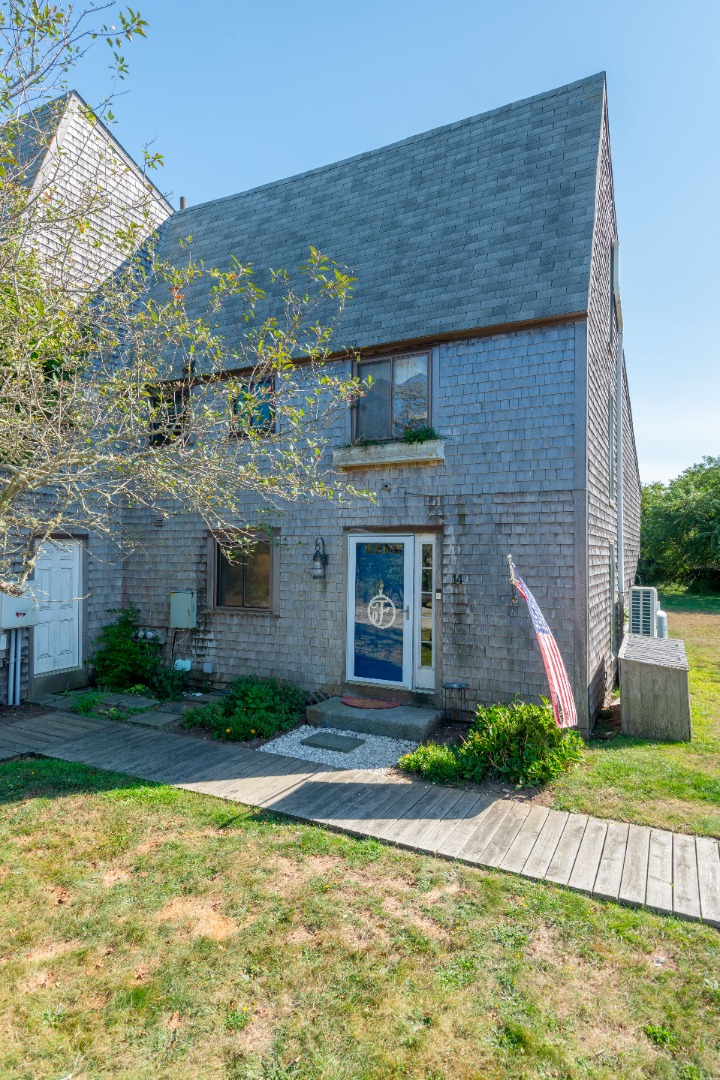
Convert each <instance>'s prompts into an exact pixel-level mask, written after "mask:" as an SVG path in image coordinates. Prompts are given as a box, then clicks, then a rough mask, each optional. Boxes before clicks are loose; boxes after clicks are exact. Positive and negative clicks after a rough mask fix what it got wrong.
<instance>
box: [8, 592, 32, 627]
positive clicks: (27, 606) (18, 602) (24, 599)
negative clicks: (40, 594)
mask: <svg viewBox="0 0 720 1080" xmlns="http://www.w3.org/2000/svg"><path fill="white" fill-rule="evenodd" d="M37 621H38V606H37V603H36V601H35V600H33V598H32V596H9V595H8V593H0V628H2V629H3V630H16V629H17V628H18V627H19V626H35V625H36V623H37Z"/></svg>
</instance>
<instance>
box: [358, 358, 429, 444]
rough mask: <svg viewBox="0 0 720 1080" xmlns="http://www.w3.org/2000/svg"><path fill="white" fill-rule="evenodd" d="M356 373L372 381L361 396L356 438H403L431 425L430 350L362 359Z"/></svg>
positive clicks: (360, 377) (363, 378)
mask: <svg viewBox="0 0 720 1080" xmlns="http://www.w3.org/2000/svg"><path fill="white" fill-rule="evenodd" d="M356 374H357V377H358V379H360V380H361V381H362V382H363V383H365V382H367V380H368V379H371V380H372V382H371V384H370V385H369V386H368V387H367V390H366V393H365V394H364V396H363V397H361V398H358V402H357V406H356V408H355V430H354V433H353V436H354V439H356V440H357V439H378V440H382V439H402V437H403V435H404V434H405V432H406V431H409V430H416V429H418V428H424V427H429V426H430V353H414V354H413V355H412V356H391V357H387V358H384V359H380V360H362V361H359V362H358V364H357V367H356Z"/></svg>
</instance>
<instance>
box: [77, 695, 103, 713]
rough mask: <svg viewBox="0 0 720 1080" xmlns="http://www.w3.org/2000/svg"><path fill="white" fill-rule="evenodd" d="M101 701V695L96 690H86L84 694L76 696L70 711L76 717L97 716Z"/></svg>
mask: <svg viewBox="0 0 720 1080" xmlns="http://www.w3.org/2000/svg"><path fill="white" fill-rule="evenodd" d="M102 699H103V696H102V694H99V693H98V692H97V690H87V691H86V692H85V693H84V694H77V695H76V697H75V698H74V700H73V703H72V705H71V708H72V711H73V712H74V713H76V714H77V715H78V716H97V715H98V712H97V710H98V708H99V706H100V705H101V703H102Z"/></svg>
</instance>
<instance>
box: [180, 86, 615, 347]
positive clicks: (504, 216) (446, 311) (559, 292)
mask: <svg viewBox="0 0 720 1080" xmlns="http://www.w3.org/2000/svg"><path fill="white" fill-rule="evenodd" d="M603 86H604V77H603V76H602V75H594V76H592V77H590V78H588V79H583V80H580V81H579V82H576V83H572V84H571V85H569V86H564V87H561V88H560V89H558V90H552V91H550V92H549V93H545V94H540V95H538V96H536V97H532V98H528V99H527V100H525V101H520V102H516V103H515V104H513V105H507V106H505V107H504V108H501V109H495V110H493V111H492V112H488V113H483V114H481V115H479V116H474V117H471V118H470V119H467V120H462V121H459V122H458V123H454V124H449V125H447V126H445V127H441V128H436V129H435V130H433V131H428V132H425V133H424V134H422V135H416V136H414V137H412V138H410V139H405V140H404V141H403V142H400V143H395V144H394V145H392V146H387V147H384V148H382V149H380V150H374V151H372V152H370V153H366V154H360V155H358V156H356V157H353V158H349V159H348V160H346V161H341V162H337V163H335V164H333V165H328V166H326V167H324V168H320V169H315V170H313V171H311V172H307V173H303V174H301V175H299V176H294V177H290V178H289V179H287V180H281V181H278V182H277V183H273V184H267V185H265V186H263V187H259V188H255V189H253V190H251V191H246V192H242V193H241V194H238V195H232V196H230V197H228V198H224V199H217V200H215V201H213V202H210V203H205V204H202V205H200V206H196V207H191V208H190V209H188V210H186V211H183V212H182V213H179V214H175V215H174V216H173V217H172V218H171V219H170V220H169V221H168V222H167V223H166V225H165V226H164V228H163V229H162V231H161V242H160V247H159V252H160V255H161V257H163V258H169V259H177V260H182V259H183V258H187V257H188V255H187V254H184V255H183V254H181V252H180V248H179V242H180V240H182V239H184V238H186V237H188V236H192V237H193V243H192V244H191V246H190V249H189V250H190V252H191V253H192V257H193V258H195V259H202V260H204V262H205V263H206V265H208V266H219V267H224V268H227V267H229V265H230V260H231V258H232V257H233V256H235V257H237V258H238V259H239V260H240V262H242V263H252V264H253V265H254V266H255V267H256V269H257V271H258V272H259V273H260V276H261V279H262V278H263V277H264V276H265V275H266V271H267V269H268V268H269V267H273V268H276V269H277V268H279V267H282V268H285V269H288V270H293V269H294V268H296V267H297V266H299V265H300V264H301V263H302V262H304V261H305V260H306V259H307V256H308V249H309V246H310V245H311V244H312V245H313V246H314V247H316V248H319V249H320V250H321V251H322V252H323V253H324V254H326V255H327V256H329V257H330V258H332V259H335V260H337V261H338V262H340V263H342V264H343V265H345V266H347V267H348V268H349V270H350V271H351V272H352V273H353V274H354V275H355V276H356V278H357V281H356V286H355V295H354V297H353V300H352V302H351V303H350V304H349V305H348V307H347V310H346V312H345V313H344V315H343V317H342V320H341V323H340V326H339V329H338V333H337V336H336V339H335V343H336V346H337V347H341V346H353V347H372V346H374V345H380V344H385V343H388V342H396V341H403V340H409V339H414V338H418V337H426V336H427V337H429V336H436V337H441V336H442V335H444V334H447V333H450V332H458V331H464V330H468V329H473V328H479V327H486V326H492V325H497V324H501V323H507V322H519V321H523V320H533V319H539V318H548V317H552V316H555V315H565V314H568V313H577V312H584V311H585V310H586V308H587V297H588V281H589V273H590V251H591V242H592V232H593V217H594V199H595V173H596V162H597V146H598V137H599V132H600V122H601V115H602V107H603ZM198 302H199V298H198ZM239 325H241V321H240V310H239V306H238V308H237V309H235V308H234V307H233V306H232V304H230V305H228V307H227V309H226V311H225V313H224V316H223V317H222V318H221V321H220V330H221V331H223V332H226V333H228V334H229V335H233V334H235V333H237V327H238V326H239Z"/></svg>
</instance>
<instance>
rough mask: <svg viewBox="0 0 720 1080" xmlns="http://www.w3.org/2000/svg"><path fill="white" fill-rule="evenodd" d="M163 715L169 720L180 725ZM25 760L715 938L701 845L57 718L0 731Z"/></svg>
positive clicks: (715, 879)
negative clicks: (390, 848)
mask: <svg viewBox="0 0 720 1080" xmlns="http://www.w3.org/2000/svg"><path fill="white" fill-rule="evenodd" d="M150 715H152V716H155V717H158V716H160V715H162V714H161V713H160V711H159V710H158V711H155V712H153V713H152V714H150ZM164 715H166V716H168V717H169V716H170V715H172V718H173V720H174V719H176V718H177V715H178V714H177V713H174V714H170V713H166V714H164ZM135 720H136V723H137V717H136V718H135ZM28 753H39V754H44V755H45V756H46V757H55V758H59V759H61V760H63V761H76V762H81V763H83V764H86V765H94V766H96V767H97V768H101V769H106V770H111V771H114V772H125V773H128V774H131V775H135V776H139V777H142V778H143V779H147V780H153V781H156V782H158V783H167V784H172V785H173V786H175V787H180V788H185V789H187V790H189V791H196V792H201V793H204V794H208V795H214V796H217V797H218V798H222V799H229V800H232V801H234V802H240V803H245V804H246V805H249V806H258V807H263V808H265V809H268V810H273V811H276V812H278V813H282V814H286V815H288V816H290V817H296V818H299V819H301V820H303V821H310V822H316V823H319V824H322V825H325V826H328V827H330V828H334V829H338V830H341V831H344V832H348V833H351V834H353V835H356V836H373V837H376V838H377V839H379V840H384V841H385V842H388V843H393V844H396V845H398V846H401V847H405V848H409V849H411V850H414V851H419V852H423V853H426V854H432V855H439V856H442V857H445V858H451V859H459V860H461V861H463V862H465V863H468V864H469V865H471V866H491V867H499V868H500V869H502V870H506V871H509V872H513V873H518V874H522V875H523V876H525V877H530V878H533V879H535V880H540V881H548V882H552V883H554V884H558V885H564V886H568V887H569V888H574V889H577V890H578V891H580V892H585V893H588V894H590V895H594V896H597V897H599V898H602V899H610V900H619V901H621V902H625V903H629V904H635V905H639V906H647V907H650V908H653V909H654V910H656V911H658V912H661V913H663V914H668V915H670V914H674V915H677V916H682V917H683V918H689V919H702V920H704V921H705V922H707V923H710V924H711V925H713V926H718V927H720V845H718V842H717V841H716V840H712V839H708V838H705V837H697V838H695V837H693V836H687V835H685V834H683V833H671V832H667V831H666V830H664V829H648V828H645V827H643V826H637V825H630V826H628V825H626V824H623V823H622V822H613V821H609V822H608V821H600V820H598V819H596V818H591V817H586V816H585V815H584V814H568V813H565V812H562V813H560V812H558V811H556V810H548V809H547V808H546V807H541V806H535V805H532V804H530V803H525V802H522V801H520V800H517V799H512V798H508V799H493V798H492V797H491V796H489V795H486V794H477V793H474V792H468V791H463V790H461V789H460V788H455V787H440V786H437V785H433V784H428V783H425V782H424V781H421V780H407V779H405V778H395V777H392V776H388V775H387V774H382V773H381V774H378V773H374V772H370V771H367V770H365V771H360V770H353V769H337V770H334V769H328V768H326V767H323V766H320V765H315V764H313V763H312V762H308V761H300V760H299V759H297V758H290V757H283V756H281V755H279V754H268V753H266V752H259V751H256V750H250V749H248V748H247V747H244V746H242V745H233V744H227V743H211V742H207V741H204V740H194V739H190V738H188V737H187V736H186V735H181V734H177V733H175V732H169V731H162V730H152V729H148V728H147V727H143V726H140V725H138V726H133V725H132V724H126V723H116V722H114V721H110V720H96V719H94V718H91V717H79V716H75V715H72V714H63V713H62V712H59V711H55V710H52V711H48V712H47V713H44V714H42V715H40V716H37V717H28V718H22V719H21V720H19V721H17V722H16V723H13V724H8V725H5V726H4V727H2V728H0V760H4V759H7V758H8V757H16V756H18V755H21V754H28Z"/></svg>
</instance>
